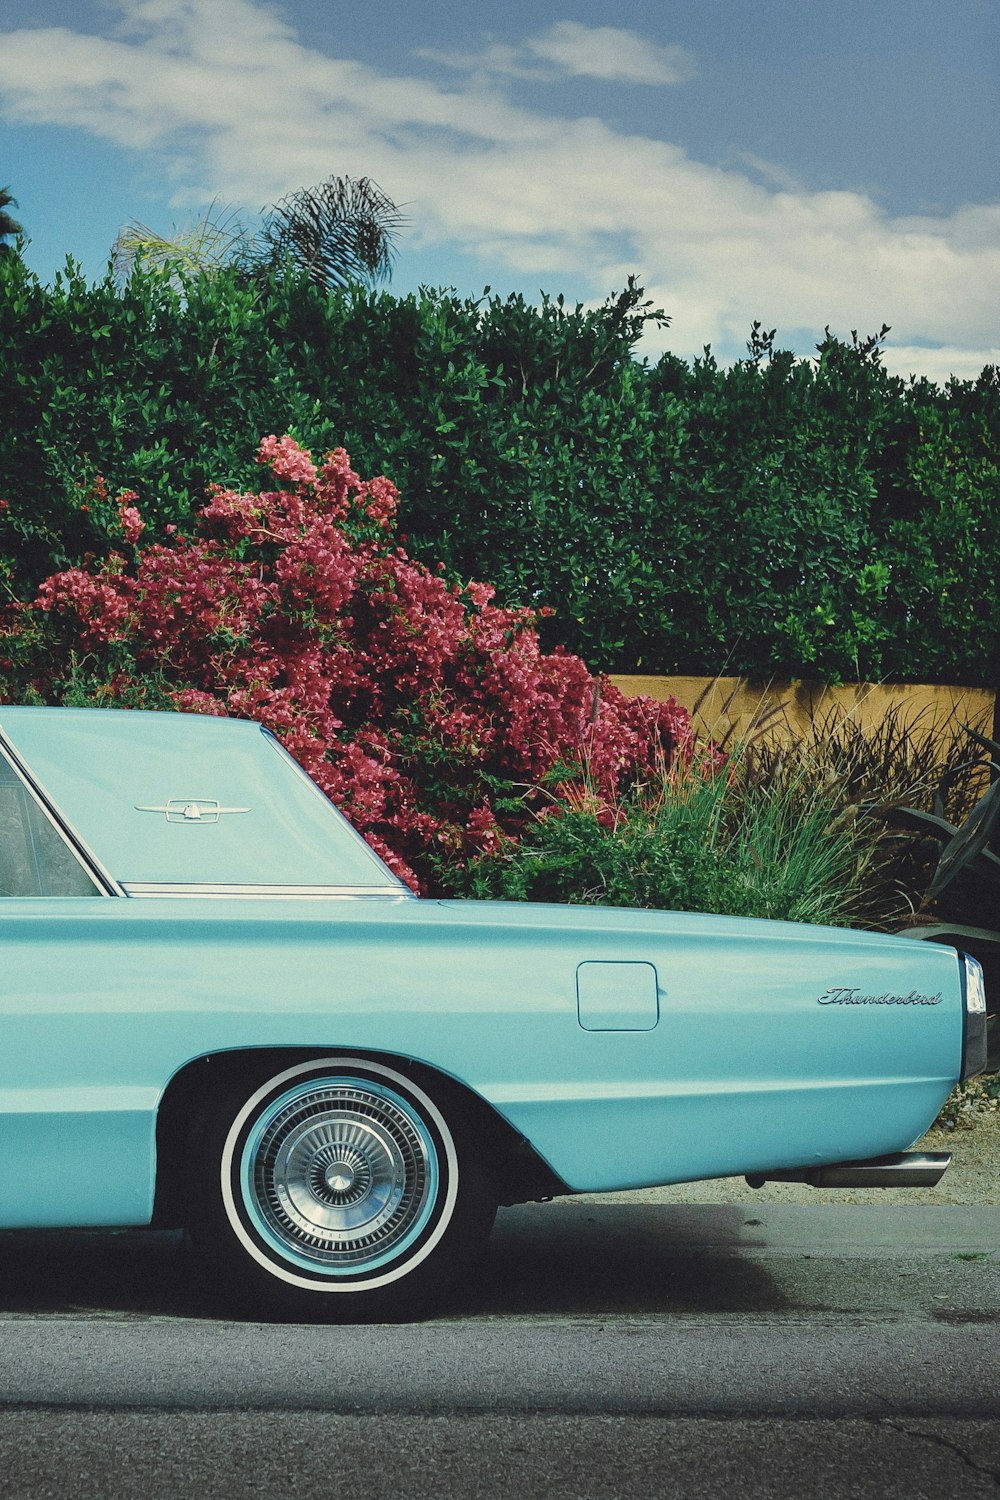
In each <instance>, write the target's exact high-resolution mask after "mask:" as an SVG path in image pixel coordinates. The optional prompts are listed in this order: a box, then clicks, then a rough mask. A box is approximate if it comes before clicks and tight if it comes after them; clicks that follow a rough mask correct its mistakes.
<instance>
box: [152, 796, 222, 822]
mask: <svg viewBox="0 0 1000 1500" xmlns="http://www.w3.org/2000/svg"><path fill="white" fill-rule="evenodd" d="M135 810H136V812H155V813H163V815H164V816H165V818H166V820H167V822H168V823H217V822H218V821H219V819H220V818H221V817H222V815H223V813H248V812H249V811H250V808H249V807H220V805H219V803H218V802H216V800H215V799H214V798H213V797H171V799H170V801H169V802H167V803H165V804H164V805H163V806H162V807H140V806H139V805H138V804H136V807H135Z"/></svg>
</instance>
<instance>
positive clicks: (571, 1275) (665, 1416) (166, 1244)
mask: <svg viewBox="0 0 1000 1500" xmlns="http://www.w3.org/2000/svg"><path fill="white" fill-rule="evenodd" d="M0 1264H2V1266H3V1275H2V1281H0V1494H2V1495H3V1496H5V1497H6V1496H10V1497H21V1496H25V1497H27V1496H31V1497H39V1500H41V1497H44V1496H48V1495H52V1496H59V1497H60V1500H76V1497H78V1496H81V1497H82V1496H88V1497H90V1496H100V1497H102V1500H105V1497H107V1500H117V1497H118V1496H122V1497H124V1496H129V1497H132V1496H137V1495H139V1494H140V1493H143V1492H144V1493H145V1494H148V1495H149V1496H151V1497H158V1496H189V1495H190V1496H198V1497H205V1500H209V1497H212V1500H214V1497H220V1500H229V1497H236V1496H244V1495H281V1496H283V1497H284V1496H309V1497H311V1496H317V1497H318V1496H323V1497H336V1496H340V1495H344V1496H347V1495H350V1496H351V1497H357V1500H365V1497H367V1496H369V1495H370V1496H375V1495H378V1496H379V1497H385V1496H388V1495H397V1494H398V1495H404V1494H405V1495H407V1496H424V1495H427V1496H432V1495H433V1496H456V1497H457V1496H478V1495H497V1494H515V1493H516V1494H518V1495H519V1496H534V1495H546V1496H581V1497H595V1500H598V1497H605V1496H626V1495H628V1496H631V1495H649V1494H652V1495H683V1496H687V1495H690V1496H692V1497H696V1496H723V1495H725V1496H729V1495H732V1494H734V1493H739V1494H740V1495H741V1496H762V1497H763V1496H768V1497H770V1496H795V1497H804V1496H812V1495H816V1496H819V1495H821V1494H822V1495H824V1496H840V1495H844V1496H848V1495H876V1494H877V1495H879V1496H881V1497H884V1500H891V1497H894V1496H897V1495H898V1496H906V1497H908V1500H909V1497H913V1500H920V1497H922V1496H934V1497H937V1496H949V1497H950V1496H952V1495H956V1494H961V1495H963V1496H975V1495H980V1494H983V1495H985V1494H991V1495H995V1494H997V1493H998V1490H1000V1395H998V1389H997V1388H998V1382H1000V1373H998V1372H1000V1274H998V1273H1000V1207H996V1206H976V1207H963V1206H955V1205H952V1206H944V1207H929V1206H915V1207H910V1208H906V1207H890V1208H880V1207H867V1206H854V1205H850V1206H834V1205H823V1204H821V1203H820V1204H817V1205H816V1206H812V1205H809V1206H798V1205H787V1204H780V1205H768V1204H765V1205H762V1206H760V1207H759V1208H758V1207H757V1206H756V1205H750V1206H747V1205H725V1204H710V1205H690V1206H668V1205H638V1206H625V1205H614V1206H603V1205H600V1204H595V1203H593V1202H592V1201H591V1202H581V1203H573V1202H564V1203H555V1204H549V1205H542V1206H531V1207H527V1208H522V1209H513V1210H508V1211H505V1212H504V1213H503V1214H501V1217H500V1220H499V1223H498V1226H497V1231H496V1233H495V1235H494V1238H493V1241H492V1243H491V1247H490V1253H489V1257H488V1260H487V1263H486V1265H485V1267H484V1269H483V1274H482V1277H481V1280H480V1281H479V1283H478V1284H477V1285H476V1286H475V1287H474V1288H472V1289H471V1290H470V1291H468V1292H467V1293H466V1294H464V1295H463V1296H462V1297H461V1298H456V1300H455V1302H454V1303H453V1305H452V1306H451V1307H450V1308H448V1309H447V1310H446V1311H445V1312H444V1313H443V1314H442V1315H441V1316H440V1317H438V1318H436V1319H434V1320H432V1321H430V1322H427V1323H423V1324H409V1325H404V1326H402V1327H398V1328H387V1327H383V1326H379V1327H373V1328H336V1327H301V1326H282V1325H268V1324H261V1323H235V1322H232V1321H228V1320H222V1319H217V1318H215V1317H213V1316H212V1315H211V1314H210V1312H208V1311H207V1310H206V1309H205V1308H204V1307H203V1306H201V1305H200V1304H199V1302H198V1299H197V1296H196V1294H195V1292H194V1290H193V1287H192V1283H191V1282H190V1281H189V1278H188V1268H187V1262H186V1257H185V1254H184V1251H183V1247H182V1246H181V1245H180V1244H179V1242H177V1241H176V1240H175V1239H172V1238H170V1237H163V1236H154V1235H149V1234H124V1235H92V1236H88V1235H32V1236H29V1237H23V1236H22V1237H17V1236H10V1235H0Z"/></svg>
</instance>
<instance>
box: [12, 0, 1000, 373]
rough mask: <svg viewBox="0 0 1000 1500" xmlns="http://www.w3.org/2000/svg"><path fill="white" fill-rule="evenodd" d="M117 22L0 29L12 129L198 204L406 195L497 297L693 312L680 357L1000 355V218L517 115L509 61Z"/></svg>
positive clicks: (432, 232)
mask: <svg viewBox="0 0 1000 1500" xmlns="http://www.w3.org/2000/svg"><path fill="white" fill-rule="evenodd" d="M118 10H119V14H120V16H121V18H122V25H121V27H120V29H119V30H118V32H116V34H114V35H113V36H106V37H96V36H86V35H82V34H76V33H74V32H72V31H70V30H68V29H62V30H56V29H48V30H45V29H42V30H34V31H21V32H12V33H8V34H7V35H6V36H2V35H0V114H2V115H3V116H4V117H5V118H6V119H7V120H8V121H11V122H15V123H16V122H18V121H30V122H43V121H45V122H50V123H53V124H61V125H68V126H71V127H74V128H76V129H79V130H82V131H85V132H87V133H89V134H91V135H93V136H97V137H99V138H101V139H103V140H106V141H110V142H113V143H115V144H116V145H119V146H121V147H123V148H127V149H131V150H137V151H139V152H142V153H144V154H145V156H146V158H147V159H148V160H149V161H150V163H151V164H153V165H155V166H157V167H158V168H159V170H160V171H161V172H162V173H163V174H164V175H166V174H167V173H169V174H170V180H171V181H172V182H173V183H174V184H176V188H175V201H176V203H177V204H178V205H179V206H184V207H191V208H198V207H203V206H204V205H206V204H208V203H209V202H211V201H212V200H213V199H215V200H219V201H222V202H226V203H234V204H238V203H244V204H246V205H248V206H249V207H250V208H252V209H256V208H258V207H260V206H261V205H262V204H264V203H268V202H274V201H275V200H276V199H277V198H279V197H280V196H282V195H283V194H284V193H286V192H287V191H289V190H290V189H294V188H296V187H299V186H301V185H303V184H305V183H311V182H318V181H320V180H321V179H322V178H323V177H325V176H327V175H328V174H329V173H331V172H339V173H344V174H347V175H351V176H361V175H369V176H371V177H374V178H375V180H376V181H378V182H379V183H380V184H381V185H382V187H383V188H384V189H385V190H386V191H387V192H388V193H389V194H390V195H391V196H392V197H393V198H394V199H395V200H396V201H397V202H399V203H401V204H403V203H405V205H406V213H407V217H408V220H409V224H410V230H409V241H410V243H412V244H413V245H414V246H415V247H416V248H419V249H421V250H424V251H430V252H433V251H434V249H435V247H438V248H440V249H441V251H442V252H443V253H445V252H447V253H452V252H454V251H455V250H458V251H460V252H464V253H465V254H466V255H468V256H472V257H477V258H478V264H479V265H481V267H482V279H483V281H490V282H493V283H494V284H496V283H497V282H499V281H501V280H502V279H503V276H504V274H505V272H506V273H508V274H511V275H513V274H515V273H516V274H517V275H518V276H521V277H528V276H530V277H532V278H537V284H538V285H539V286H546V287H547V288H548V289H549V290H551V291H553V292H555V291H559V290H563V291H565V292H566V293H567V294H568V295H569V296H570V297H571V298H576V297H581V298H584V297H587V296H594V297H597V298H600V297H603V296H604V295H605V294H606V293H607V292H609V291H610V290H612V289H613V288H619V287H621V286H622V285H623V284H624V280H625V277H626V276H627V275H628V274H629V273H631V272H636V273H638V275H639V276H640V279H641V280H642V281H643V282H644V284H645V286H646V288H647V291H648V292H649V294H650V295H651V296H653V297H654V298H655V299H656V300H657V302H658V303H660V304H661V305H663V306H664V307H665V308H666V309H667V311H668V312H669V313H670V314H671V315H672V317H673V326H672V328H671V329H670V331H669V333H668V334H667V335H666V339H665V342H668V343H669V346H670V347H671V348H673V349H674V350H676V351H677V352H678V353H680V354H684V355H689V354H692V353H697V352H699V351H700V349H701V347H702V346H703V345H704V344H705V343H711V344H712V345H713V347H714V348H715V349H716V350H718V351H721V352H722V353H726V352H730V353H735V354H739V353H740V352H741V351H742V349H743V344H744V341H745V339H746V336H747V332H748V329H749V325H750V322H751V321H752V319H753V318H760V319H761V320H762V321H763V322H764V323H765V325H766V326H767V327H769V328H770V327H777V329H778V330H779V341H780V336H781V332H782V330H783V329H785V330H787V329H799V330H815V336H814V335H812V334H808V335H804V338H805V339H806V342H805V346H804V347H803V349H802V350H801V351H800V352H802V353H809V352H811V347H812V342H815V337H816V336H819V334H820V333H821V331H822V327H823V325H824V324H826V323H829V324H830V325H831V326H832V327H833V329H834V331H837V332H841V333H844V332H848V331H849V330H850V329H851V328H858V329H859V331H861V332H864V333H867V332H868V331H870V330H871V329H875V328H878V327H880V326H881V324H882V323H883V322H887V323H890V324H891V325H892V329H893V335H892V336H893V338H894V339H895V340H898V344H897V346H896V354H898V357H899V359H900V360H901V361H902V362H903V363H906V362H907V361H910V362H912V367H913V368H914V369H915V370H926V371H927V373H929V374H930V373H931V372H932V371H933V372H934V373H935V378H936V377H937V375H938V373H939V372H940V366H941V361H942V360H943V359H952V360H954V362H955V363H954V366H953V367H954V368H955V369H958V368H960V367H961V368H962V369H963V370H964V369H968V368H972V367H973V366H975V367H976V369H977V370H978V368H979V367H980V366H981V365H982V364H983V363H985V362H987V361H988V360H989V359H990V357H991V351H995V349H996V348H997V347H998V346H1000V299H998V298H997V297H996V288H997V287H998V285H1000V204H995V205H985V206H971V207H968V208H964V209H960V210H958V211H957V212H955V213H951V214H947V215H939V216H931V215H928V216H923V217H916V216H911V217H906V218H900V217H892V216H890V215H888V214H887V213H885V212H884V211H883V210H882V209H881V208H880V207H879V206H878V204H876V203H875V202H874V201H873V200H872V199H871V198H869V197H867V196H866V195H864V194H863V193H857V192H809V191H807V190H806V189H804V188H802V187H799V186H798V185H796V183H795V182H794V180H793V179H791V178H789V177H787V176H785V175H783V174H782V173H781V171H780V169H772V168H771V166H770V164H763V163H760V162H757V161H754V162H753V163H747V164H746V165H745V166H737V167H731V168H729V169H725V170H724V169H722V168H720V167H717V166H713V165H709V164H707V163H704V162H699V161H696V160H694V159H692V158H691V157H690V156H689V155H687V154H686V153H685V152H684V151H682V150H680V149H679V148H678V147H676V146H673V145H671V144H670V143H669V142H666V141H663V140H656V139H653V138H650V137H648V136H640V135H626V134H624V133H623V132H621V131H620V130H618V129H615V128H614V127H613V126H612V125H610V124H607V123H605V122H603V121H601V120H599V119H594V118H578V119H573V118H557V117H553V116H552V115H547V114H543V113H541V112H538V111H534V110H532V109H528V108H524V107H519V106H518V105H516V104H514V103H513V101H512V100H511V98H510V97H509V96H508V94H507V93H506V92H505V89H504V85H503V83H502V81H501V80H500V79H499V78H498V77H497V73H498V72H499V71H502V70H501V69H499V68H495V69H494V76H493V77H491V78H488V77H486V76H484V73H483V72H482V71H480V72H479V73H478V74H473V75H470V76H467V77H459V76H457V75H455V80H456V81H455V82H454V83H453V84H452V86H450V87H444V86H442V85H441V84H439V83H437V82H434V81H432V80H430V79H428V78H425V77H420V76H413V75H411V76H399V77H390V76H388V75H386V74H384V73H380V72H379V71H377V70H376V69H374V68H371V67H367V66H364V65H362V64H359V63H356V62H353V61H351V60H349V59H339V58H332V57H327V56H325V55H324V54H322V53H320V52H318V51H316V50H314V49H310V48H308V47H306V46H304V45H302V43H301V42H300V41H299V40H298V39H297V37H296V36H295V34H294V33H293V32H292V30H291V29H290V28H289V27H288V26H287V25H286V24H285V23H284V22H283V21H281V20H280V18H278V17H277V16H276V15H275V14H274V13H272V12H271V11H270V10H268V9H265V8H264V7H263V6H262V5H260V4H258V3H255V0H120V3H119V5H118ZM605 33H613V35H614V36H615V37H617V38H619V42H620V39H621V38H623V37H624V38H628V37H630V36H631V35H632V34H631V33H627V32H619V31H617V30H616V29H615V28H596V29H594V28H582V27H581V28H578V27H576V25H575V23H570V22H562V23H560V25H559V26H558V27H555V28H553V30H552V31H551V32H549V33H546V36H547V38H548V41H547V42H546V41H545V39H544V38H542V39H541V40H540V39H538V38H536V39H534V40H533V41H532V42H530V43H529V44H528V47H527V48H526V49H522V52H521V53H519V54H518V56H523V55H527V52H528V50H529V49H531V48H533V49H535V51H534V53H533V54H532V55H534V56H537V57H538V58H539V59H540V65H544V66H546V67H548V66H552V67H555V66H556V65H557V63H558V66H560V67H561V68H563V69H567V68H570V67H571V66H575V67H576V68H577V69H578V70H581V71H582V70H584V69H585V68H589V69H591V74H590V75H589V76H592V70H593V69H594V68H595V67H597V66H598V65H599V64H601V65H604V66H607V67H611V66H612V65H614V66H615V67H619V68H622V69H626V70H627V69H628V68H629V67H631V68H633V69H637V68H638V67H639V62H638V60H637V58H636V56H635V54H634V53H633V52H630V51H629V49H628V47H626V46H625V44H624V43H621V42H620V44H619V48H618V52H617V54H615V53H614V49H613V48H612V47H611V46H610V43H608V44H607V45H606V46H603V47H602V48H598V52H599V53H600V56H596V55H595V54H592V53H591V51H590V50H589V49H590V47H591V43H592V41H593V39H594V37H595V35H598V36H604V34H605ZM636 40H637V39H636ZM540 46H541V47H545V46H548V47H549V48H550V51H551V53H552V55H551V56H547V55H545V54H543V52H541V51H539V50H538V48H539V47H540ZM560 48H561V49H562V50H561V52H560V53H559V56H558V58H556V55H555V54H556V52H559V49H560ZM553 49H554V50H553ZM574 49H575V50H574ZM663 50H664V49H660V52H661V53H662V51H663ZM668 50H669V49H668ZM650 55H651V57H652V61H651V62H650V64H649V66H650V68H651V69H652V68H654V67H656V66H661V67H666V64H665V63H664V60H663V58H662V57H661V56H659V55H658V54H657V53H656V51H655V49H654V50H653V52H652V53H651V54H650ZM588 59H589V60H588ZM615 59H617V60H615ZM508 71H509V69H508ZM603 76H610V75H607V74H605V75H603ZM616 76H624V75H623V74H619V75H616ZM634 76H635V75H634V72H633V74H631V75H630V77H632V78H634ZM765 167H767V170H766V171H765V170H764V169H765ZM109 238H110V236H109ZM925 345H929V346H936V347H929V348H925V347H923V346H925ZM892 357H893V358H895V357H896V356H895V355H893V356H892ZM993 357H995V356H993ZM888 362H889V357H887V363H888ZM906 373H909V371H908V370H907V371H906Z"/></svg>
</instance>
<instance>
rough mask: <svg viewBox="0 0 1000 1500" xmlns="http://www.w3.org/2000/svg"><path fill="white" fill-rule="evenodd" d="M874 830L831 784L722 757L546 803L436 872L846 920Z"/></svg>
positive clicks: (597, 898) (531, 891)
mask: <svg viewBox="0 0 1000 1500" xmlns="http://www.w3.org/2000/svg"><path fill="white" fill-rule="evenodd" d="M876 847H877V834H876V831H875V830H874V829H873V828H872V829H869V828H868V827H866V826H865V825H864V824H863V823H862V822H860V821H859V820H858V819H857V818H856V817H855V816H854V814H853V811H852V810H850V809H849V810H847V811H846V812H845V809H844V806H843V802H842V798H841V797H840V795H839V788H837V787H830V786H823V785H815V784H810V782H809V780H808V778H807V777H806V775H805V774H800V775H798V776H796V777H792V778H789V779H787V780H784V781H781V782H774V783H772V784H770V785H767V784H764V783H761V782H759V781H755V780H753V779H752V778H750V777H748V776H747V774H746V767H745V766H744V765H743V764H742V763H741V762H740V761H739V760H735V761H731V762H730V763H729V764H728V765H726V766H725V767H724V768H722V769H711V768H702V769H699V768H698V767H696V766H695V767H692V768H691V769H690V770H688V771H687V772H686V773H684V774H682V775H680V776H678V775H675V774H674V775H665V776H664V777H663V778H662V779H661V781H660V783H659V784H658V785H655V786H654V785H648V784H647V785H646V786H645V787H643V788H640V789H637V790H636V791H634V792H633V793H631V794H629V795H626V796H624V797H623V798H622V799H621V800H620V801H618V802H617V803H615V804H609V803H608V802H607V801H606V800H604V799H602V798H601V797H598V796H596V795H594V794H592V793H589V792H588V793H584V794H582V795H581V796H579V797H578V798H577V799H576V803H575V805H573V802H572V801H570V803H569V804H568V805H563V804H553V806H552V807H551V808H550V809H549V810H548V811H547V812H546V813H544V814H543V815H542V816H539V817H537V818H536V819H535V820H534V822H533V824H532V825H531V827H530V828H529V830H528V831H527V832H526V833H525V834H524V835H523V836H522V838H521V839H520V841H519V842H517V843H514V842H506V843H505V844H504V845H503V847H502V848H501V849H500V850H499V852H498V853H497V854H495V855H493V856H485V857H482V858H480V859H479V860H477V861H475V862H474V863H473V864H472V865H470V866H468V867H466V868H465V869H455V870H452V871H451V872H450V878H449V877H448V876H446V877H445V878H446V881H447V883H450V885H451V886H452V888H453V889H454V890H456V891H458V892H461V893H462V894H466V895H471V896H476V897H479V898H483V897H500V898H503V899H506V900H515V901H568V902H585V903H593V904H596V905H608V906H645V907H658V908H661V909H665V910H674V911H714V912H723V913H725V914H727V915H730V916H744V917H770V918H775V919H781V920H786V921H793V922H817V923H826V924H849V923H851V922H853V921H859V920H861V919H862V918H863V917H865V916H867V915H868V913H867V909H866V901H865V881H866V876H867V873H868V870H869V867H870V865H871V863H872V861H873V859H874V857H875V852H876Z"/></svg>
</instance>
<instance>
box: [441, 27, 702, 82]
mask: <svg viewBox="0 0 1000 1500" xmlns="http://www.w3.org/2000/svg"><path fill="white" fill-rule="evenodd" d="M418 56H420V57H426V58H429V59H431V60H432V61H434V62H439V63H444V64H445V66H446V67H449V68H454V69H456V70H457V71H459V72H463V73H473V74H478V75H480V76H484V77H486V76H489V75H491V74H494V75H500V76H505V77H508V78H528V79H533V80H534V81H535V82H537V83H548V82H551V81H552V80H553V79H555V78H559V77H570V78H600V79H604V80H607V81H609V82H613V83H631V84H639V83H641V84H654V85H661V86H662V85H666V84H675V83H687V82H689V80H690V79H692V78H693V77H694V76H695V73H696V68H695V60H694V57H693V55H692V54H691V53H690V52H688V51H687V49H686V48H684V47H662V46H660V45H658V44H657V43H656V42H651V41H648V40H647V39H646V38H645V37H641V36H640V35H639V34H638V32H635V31H625V30H623V29H622V28H621V27H618V26H584V25H583V24H582V23H581V22H580V21H557V22H556V23H555V25H554V26H550V27H549V29H548V31H546V32H543V33H542V34H541V35H540V36H534V37H528V38H527V39H526V40H525V42H524V43H523V45H522V46H520V47H511V46H509V45H506V44H504V43H500V42H491V43H489V44H488V45H487V46H486V47H484V48H483V50H482V51H481V52H472V53H470V52H462V53H456V52H436V51H432V50H430V49H424V50H421V51H420V52H419V53H418Z"/></svg>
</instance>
